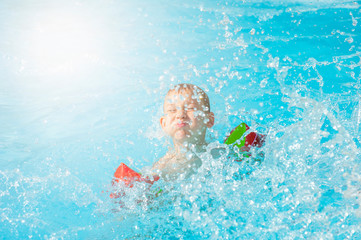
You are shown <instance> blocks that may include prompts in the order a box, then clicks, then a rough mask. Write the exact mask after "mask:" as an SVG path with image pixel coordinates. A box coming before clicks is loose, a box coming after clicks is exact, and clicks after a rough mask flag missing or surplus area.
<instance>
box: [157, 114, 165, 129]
mask: <svg viewBox="0 0 361 240" xmlns="http://www.w3.org/2000/svg"><path fill="white" fill-rule="evenodd" d="M159 122H160V126H162V129H163V130H164V128H165V124H166V121H165V117H164V116H162V117H161V118H160V119H159Z"/></svg>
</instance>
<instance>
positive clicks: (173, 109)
mask: <svg viewBox="0 0 361 240" xmlns="http://www.w3.org/2000/svg"><path fill="white" fill-rule="evenodd" d="M176 111H177V110H176V109H175V108H168V109H167V113H175V112H176Z"/></svg>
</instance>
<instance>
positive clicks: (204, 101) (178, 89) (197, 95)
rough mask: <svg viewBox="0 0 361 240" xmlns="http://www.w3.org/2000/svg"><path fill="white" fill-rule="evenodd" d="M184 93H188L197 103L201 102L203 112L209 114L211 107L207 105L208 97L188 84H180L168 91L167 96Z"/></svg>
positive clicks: (197, 88) (199, 89) (194, 86)
mask: <svg viewBox="0 0 361 240" xmlns="http://www.w3.org/2000/svg"><path fill="white" fill-rule="evenodd" d="M185 92H190V93H191V95H192V96H194V97H195V98H196V99H197V101H200V102H202V104H203V111H205V112H210V111H211V106H210V103H209V98H208V95H207V94H206V93H205V92H204V91H203V89H201V88H200V87H198V86H196V85H193V84H190V83H180V84H177V85H175V86H174V87H172V88H171V89H169V91H168V93H167V95H166V97H167V96H169V95H170V94H172V93H173V94H174V93H176V94H183V93H185Z"/></svg>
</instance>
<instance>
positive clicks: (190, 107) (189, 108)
mask: <svg viewBox="0 0 361 240" xmlns="http://www.w3.org/2000/svg"><path fill="white" fill-rule="evenodd" d="M196 110H197V108H196V107H195V106H194V105H189V106H188V107H186V111H187V112H193V111H196Z"/></svg>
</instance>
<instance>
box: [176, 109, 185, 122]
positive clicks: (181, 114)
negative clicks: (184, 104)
mask: <svg viewBox="0 0 361 240" xmlns="http://www.w3.org/2000/svg"><path fill="white" fill-rule="evenodd" d="M185 113H186V111H185V110H184V108H179V109H178V110H177V116H176V117H177V118H179V119H183V118H185V116H186V114H185Z"/></svg>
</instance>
